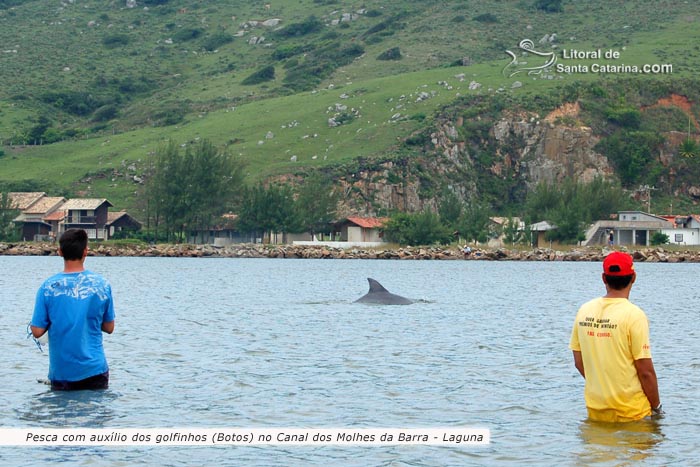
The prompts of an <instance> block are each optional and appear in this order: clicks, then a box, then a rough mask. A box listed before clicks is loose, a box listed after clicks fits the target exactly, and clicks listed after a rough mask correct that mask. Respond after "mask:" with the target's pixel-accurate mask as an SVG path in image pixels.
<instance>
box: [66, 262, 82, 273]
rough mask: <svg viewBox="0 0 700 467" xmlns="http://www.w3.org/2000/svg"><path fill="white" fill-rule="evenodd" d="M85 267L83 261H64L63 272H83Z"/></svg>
mask: <svg viewBox="0 0 700 467" xmlns="http://www.w3.org/2000/svg"><path fill="white" fill-rule="evenodd" d="M83 271H85V267H84V266H83V261H82V260H64V261H63V272H83Z"/></svg>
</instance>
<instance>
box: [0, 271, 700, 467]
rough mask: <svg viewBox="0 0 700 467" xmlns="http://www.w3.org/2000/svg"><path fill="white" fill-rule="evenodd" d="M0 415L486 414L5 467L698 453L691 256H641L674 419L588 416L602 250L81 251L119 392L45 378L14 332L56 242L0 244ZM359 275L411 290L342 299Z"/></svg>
mask: <svg viewBox="0 0 700 467" xmlns="http://www.w3.org/2000/svg"><path fill="white" fill-rule="evenodd" d="M0 266H1V267H2V271H3V274H2V275H1V276H0V366H1V367H2V369H3V370H2V385H1V387H2V389H1V390H0V426H3V427H92V428H142V427H143V428H164V427H201V428H216V427H258V428H263V427H300V428H338V427H355V428H385V427H389V428H418V427H460V426H466V427H478V428H489V429H490V430H491V444H490V445H488V446H481V447H473V446H472V447H431V446H382V447H367V446H304V447H279V446H253V447H236V446H221V447H202V446H198V447H187V446H178V447H164V446H163V447H161V446H146V447H144V446H129V447H120V448H115V447H105V446H92V447H85V446H82V447H52V448H48V447H47V448H44V447H38V448H36V447H34V448H30V447H4V448H0V464H2V465H8V466H9V465H12V466H21V465H27V466H30V465H31V466H35V465H54V464H58V463H59V462H60V463H64V465H90V466H102V465H119V466H126V465H133V464H137V463H139V464H152V465H163V466H184V465H231V466H233V465H253V466H257V465H260V466H267V465H324V466H325V465H354V466H365V465H377V466H380V465H387V466H409V465H410V466H423V465H435V466H442V465H521V464H524V463H530V464H534V465H674V464H675V465H700V453H698V451H697V446H698V445H699V444H700V403H699V402H698V394H700V393H699V392H698V387H700V356H699V352H698V351H699V350H700V346H699V345H698V337H700V331H698V307H697V306H696V304H697V303H698V299H699V298H700V297H699V295H700V291H699V289H698V287H697V279H698V277H699V276H700V265H696V264H674V265H669V264H639V265H638V266H637V270H638V274H639V279H638V281H637V284H636V286H635V288H634V290H633V296H632V299H633V301H634V302H636V303H637V304H639V305H640V306H642V308H644V309H645V310H646V312H647V315H648V317H649V320H650V325H651V333H652V350H653V354H654V362H655V365H656V369H657V373H658V376H659V386H660V392H661V398H662V401H663V403H664V408H665V410H666V412H667V416H666V418H665V419H663V420H661V421H660V422H658V423H649V422H640V423H634V424H629V425H623V426H601V425H597V424H592V423H590V422H587V421H586V420H585V417H586V413H585V407H584V404H583V379H582V378H581V377H580V376H579V375H578V373H577V372H576V370H575V369H574V366H573V361H572V357H571V352H570V351H569V350H568V340H569V334H570V332H571V326H572V324H573V318H574V315H575V312H576V309H577V307H578V305H580V304H581V303H582V302H584V301H586V300H588V299H589V298H592V297H594V296H597V295H600V294H602V293H603V286H602V283H601V282H600V269H601V268H600V265H599V264H595V263H541V262H540V263H537V262H535V263H526V262H497V263H494V262H476V261H468V262H467V261H443V262H430V261H425V262H422V261H376V260H375V261H372V260H364V261H362V260H358V261H354V260H290V259H287V260H273V259H182V258H180V259H175V258H92V257H91V258H88V263H87V266H88V267H89V268H90V269H92V270H94V271H96V272H100V273H102V274H104V275H106V276H107V277H108V278H109V279H110V281H111V283H112V286H113V290H114V295H115V302H116V312H117V321H116V330H115V333H114V334H113V335H111V336H106V338H105V348H106V352H107V357H108V360H109V362H110V367H111V368H110V374H111V380H110V389H109V390H107V391H102V392H82V391H81V392H77V393H52V392H51V391H49V390H47V387H46V386H45V385H42V384H38V383H37V379H38V378H45V377H46V373H47V369H48V357H47V355H46V354H42V353H40V352H39V350H38V349H37V348H36V346H34V344H33V343H31V342H30V341H29V340H27V339H26V338H25V336H26V331H25V330H26V325H27V323H28V321H29V319H30V317H31V312H32V307H33V302H34V294H35V291H36V289H37V288H38V286H39V284H40V283H41V281H42V280H43V279H44V278H45V277H47V276H48V275H50V274H52V273H53V272H55V271H56V270H58V269H59V268H60V267H61V262H60V259H59V258H57V257H48V258H47V257H0ZM367 277H373V278H375V279H377V280H378V281H380V282H381V283H382V284H383V285H384V286H385V287H386V288H387V289H389V290H390V291H392V292H394V293H396V294H400V295H403V296H407V297H409V298H413V299H417V300H419V303H415V304H413V305H410V306H401V307H391V306H366V305H359V304H353V303H352V302H353V300H355V299H356V298H359V297H360V296H362V295H363V294H364V293H366V291H367V288H368V286H367V281H366V278H367Z"/></svg>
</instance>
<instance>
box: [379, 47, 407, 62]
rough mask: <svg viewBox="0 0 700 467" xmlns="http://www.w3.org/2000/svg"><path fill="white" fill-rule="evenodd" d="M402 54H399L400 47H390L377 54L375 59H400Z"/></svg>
mask: <svg viewBox="0 0 700 467" xmlns="http://www.w3.org/2000/svg"><path fill="white" fill-rule="evenodd" d="M402 58H403V56H402V55H401V49H399V48H398V47H392V48H391V49H389V50H386V51H384V52H382V53H381V54H379V56H378V57H377V60H401V59H402Z"/></svg>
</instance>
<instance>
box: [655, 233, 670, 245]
mask: <svg viewBox="0 0 700 467" xmlns="http://www.w3.org/2000/svg"><path fill="white" fill-rule="evenodd" d="M670 242H671V239H670V238H669V236H668V235H666V234H665V233H663V232H654V235H652V236H651V244H652V245H655V246H656V245H666V244H667V243H670Z"/></svg>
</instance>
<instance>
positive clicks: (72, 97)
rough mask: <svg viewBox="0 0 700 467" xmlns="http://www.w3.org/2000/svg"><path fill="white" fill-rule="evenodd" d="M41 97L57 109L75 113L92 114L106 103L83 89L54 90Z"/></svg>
mask: <svg viewBox="0 0 700 467" xmlns="http://www.w3.org/2000/svg"><path fill="white" fill-rule="evenodd" d="M40 99H41V100H42V101H43V102H45V103H47V104H51V105H53V106H54V107H56V108H57V109H60V110H62V111H64V112H68V113H70V114H73V115H79V116H86V115H90V114H91V113H92V112H94V111H95V109H97V108H98V107H100V106H102V105H104V104H105V103H104V102H102V101H101V100H98V99H97V98H96V97H95V96H94V95H93V94H92V93H89V92H81V91H54V92H47V93H45V94H43V95H42V96H40Z"/></svg>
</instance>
